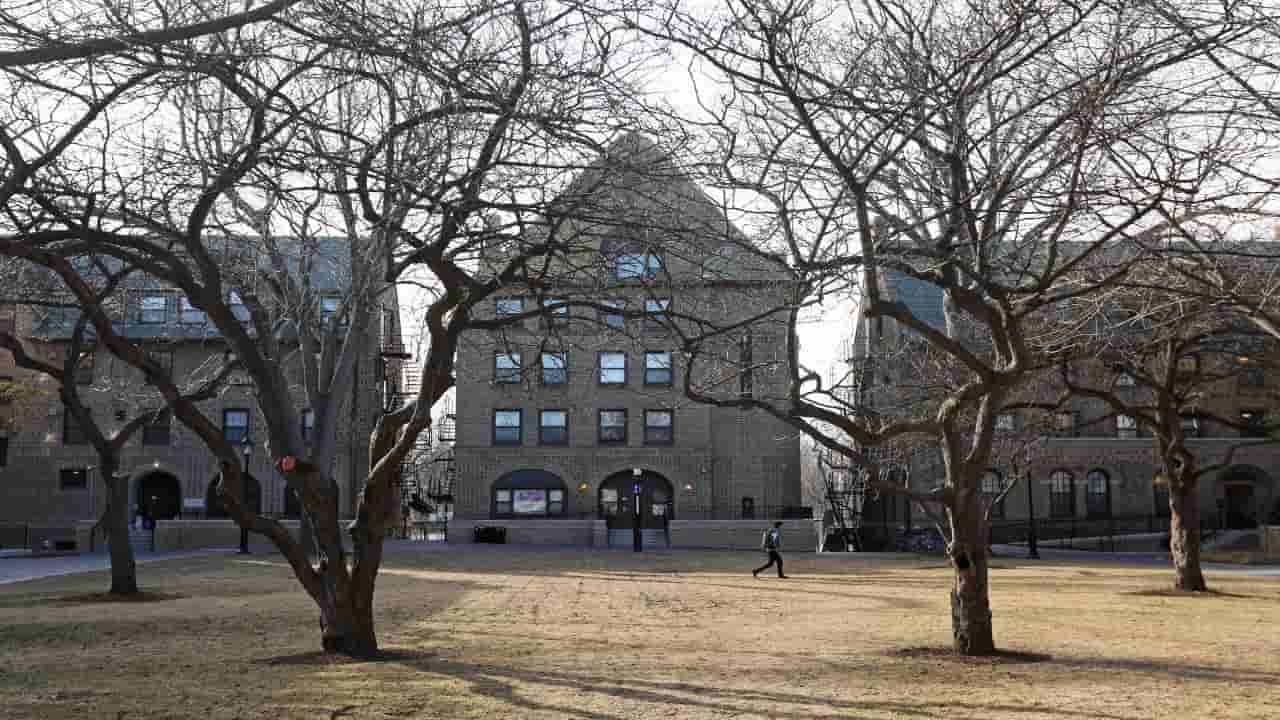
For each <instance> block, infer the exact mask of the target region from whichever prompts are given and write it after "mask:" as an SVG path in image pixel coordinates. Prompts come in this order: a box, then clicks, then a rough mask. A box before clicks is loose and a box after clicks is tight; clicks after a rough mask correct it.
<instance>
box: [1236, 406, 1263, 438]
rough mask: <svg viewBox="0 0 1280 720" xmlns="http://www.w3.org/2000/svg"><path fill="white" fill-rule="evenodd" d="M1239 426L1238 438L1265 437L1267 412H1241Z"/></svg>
mask: <svg viewBox="0 0 1280 720" xmlns="http://www.w3.org/2000/svg"><path fill="white" fill-rule="evenodd" d="M1240 424H1241V425H1242V426H1243V427H1242V428H1241V429H1240V437H1266V436H1267V428H1266V424H1267V411H1265V410H1241V411H1240Z"/></svg>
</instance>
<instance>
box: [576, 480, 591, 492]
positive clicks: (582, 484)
mask: <svg viewBox="0 0 1280 720" xmlns="http://www.w3.org/2000/svg"><path fill="white" fill-rule="evenodd" d="M590 489H591V485H589V484H587V483H585V482H580V483H578V492H580V493H584V492H586V491H588V490H590Z"/></svg>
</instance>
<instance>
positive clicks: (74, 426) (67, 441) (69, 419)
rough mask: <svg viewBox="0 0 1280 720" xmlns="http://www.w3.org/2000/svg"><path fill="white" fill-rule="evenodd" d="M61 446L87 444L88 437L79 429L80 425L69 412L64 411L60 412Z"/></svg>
mask: <svg viewBox="0 0 1280 720" xmlns="http://www.w3.org/2000/svg"><path fill="white" fill-rule="evenodd" d="M62 444H63V445H88V444H89V436H88V435H86V434H85V432H84V430H82V429H80V423H78V422H76V418H75V416H74V415H72V414H71V411H70V410H65V409H64V410H63V411H62Z"/></svg>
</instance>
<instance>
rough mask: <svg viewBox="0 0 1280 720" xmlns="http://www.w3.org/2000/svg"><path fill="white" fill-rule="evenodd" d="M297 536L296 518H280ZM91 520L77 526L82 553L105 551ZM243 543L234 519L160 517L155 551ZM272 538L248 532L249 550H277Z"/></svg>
mask: <svg viewBox="0 0 1280 720" xmlns="http://www.w3.org/2000/svg"><path fill="white" fill-rule="evenodd" d="M279 522H280V524H282V525H284V526H285V527H286V528H288V529H289V532H291V533H293V536H294V537H295V538H297V537H299V536H300V535H299V533H300V531H299V523H298V521H297V520H281V521H279ZM92 527H93V523H92V522H81V523H78V524H77V525H76V531H75V537H76V544H77V547H78V548H79V550H80V552H82V553H87V552H95V553H98V552H106V551H107V543H106V541H105V540H103V538H102V534H101V533H99V534H98V535H97V536H96V537H93V538H91V537H90V529H91V528H92ZM239 546H240V528H239V527H238V526H236V524H235V523H234V522H232V521H231V520H161V521H159V522H157V523H156V529H155V551H156V552H174V551H177V550H202V549H205V548H235V547H239ZM275 549H276V548H275V545H273V544H272V543H271V541H270V540H268V539H267V538H265V537H263V536H262V535H258V534H256V533H249V551H250V552H254V553H264V552H275Z"/></svg>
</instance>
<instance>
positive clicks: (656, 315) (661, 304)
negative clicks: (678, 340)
mask: <svg viewBox="0 0 1280 720" xmlns="http://www.w3.org/2000/svg"><path fill="white" fill-rule="evenodd" d="M670 309H671V300H670V299H657V300H645V301H644V314H645V318H644V329H645V332H660V331H662V330H663V328H665V327H666V324H667V321H668V319H669V318H668V315H667V311H668V310H670Z"/></svg>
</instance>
